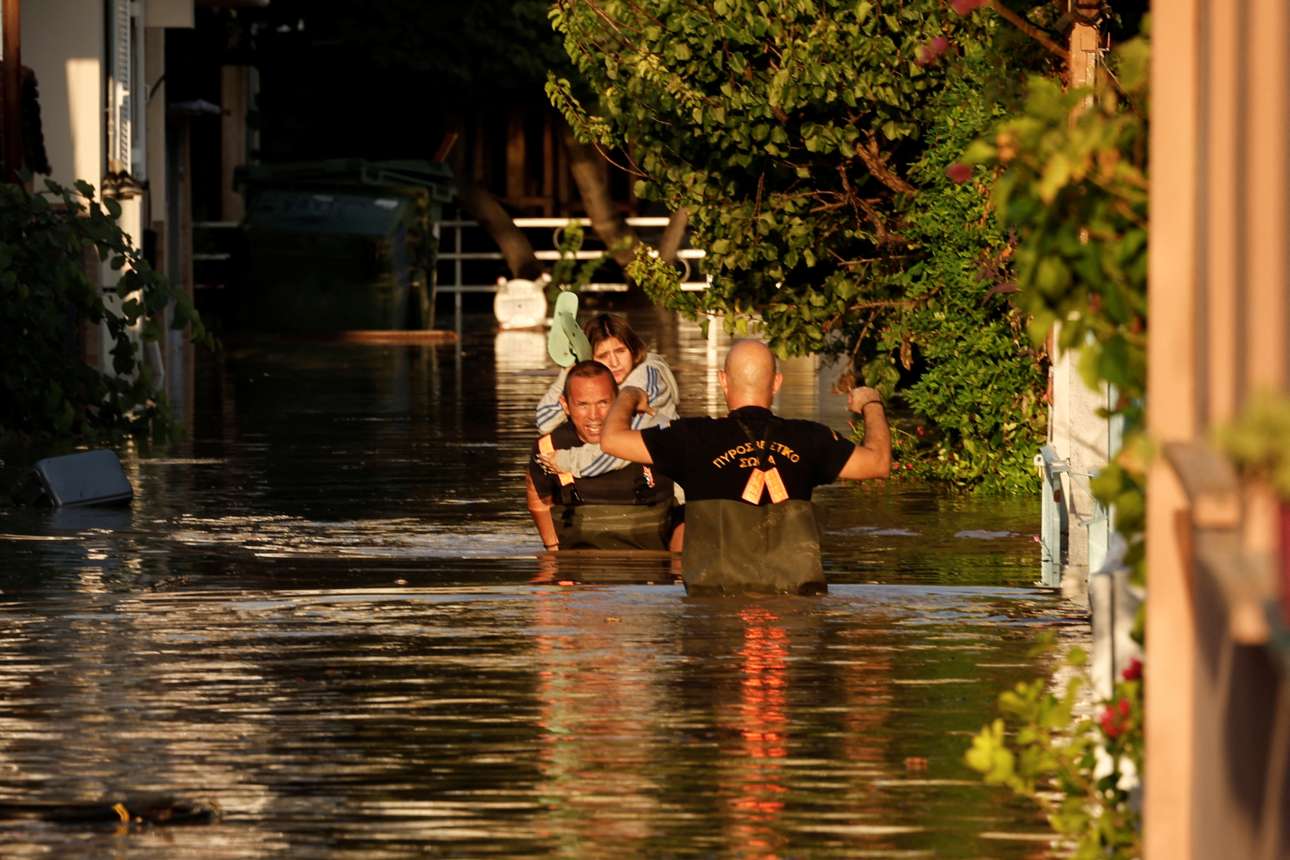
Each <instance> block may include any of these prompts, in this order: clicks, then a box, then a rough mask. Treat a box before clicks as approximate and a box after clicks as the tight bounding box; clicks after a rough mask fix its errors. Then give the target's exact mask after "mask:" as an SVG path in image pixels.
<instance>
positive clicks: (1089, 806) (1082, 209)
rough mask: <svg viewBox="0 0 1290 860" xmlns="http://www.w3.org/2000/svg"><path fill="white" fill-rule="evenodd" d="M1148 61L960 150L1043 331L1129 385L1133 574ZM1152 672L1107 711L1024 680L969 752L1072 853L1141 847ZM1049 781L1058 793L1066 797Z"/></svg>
mask: <svg viewBox="0 0 1290 860" xmlns="http://www.w3.org/2000/svg"><path fill="white" fill-rule="evenodd" d="M1148 59H1149V48H1148V43H1147V41H1146V37H1145V36H1143V37H1141V38H1137V39H1133V40H1131V41H1129V42H1126V43H1125V44H1123V45H1122V46H1120V48H1119V49H1118V51H1117V52H1116V55H1115V57H1114V58H1113V60H1112V61H1111V64H1110V65H1109V67H1108V68H1107V69H1105V78H1104V81H1103V83H1102V84H1101V85H1099V86H1097V87H1094V88H1091V89H1088V88H1086V89H1074V90H1064V89H1063V88H1062V87H1061V86H1060V84H1059V83H1057V82H1056V81H1053V80H1051V79H1049V78H1044V77H1035V78H1032V79H1031V80H1030V81H1029V84H1028V94H1027V98H1026V101H1025V103H1024V106H1023V108H1022V109H1021V110H1020V111H1019V112H1017V113H1016V114H1014V115H1011V116H1009V117H1007V118H1006V119H1004V120H1003V121H1002V122H1000V123H999V124H998V125H997V127H996V128H994V129H993V130H992V133H991V134H989V135H986V136H985V137H983V138H982V139H980V140H979V141H977V142H976V143H974V144H973V145H972V146H971V147H969V148H968V150H967V152H966V153H965V155H964V162H965V163H972V164H983V165H986V166H988V167H989V168H991V170H992V173H993V175H994V183H993V202H994V205H995V207H996V210H997V214H998V218H999V221H1000V223H1001V224H1002V225H1004V226H1005V227H1007V228H1008V229H1009V230H1010V231H1011V232H1012V234H1013V235H1014V236H1015V237H1016V238H1015V258H1016V266H1015V269H1016V277H1017V284H1018V292H1017V293H1016V295H1015V297H1014V301H1016V303H1017V304H1018V305H1019V306H1020V307H1022V308H1023V309H1025V310H1026V311H1027V312H1028V313H1029V315H1030V319H1031V322H1030V327H1031V335H1032V337H1033V339H1034V341H1035V342H1036V343H1038V342H1041V341H1042V340H1043V339H1044V338H1046V337H1048V336H1049V333H1050V332H1052V331H1053V328H1054V325H1055V324H1056V323H1058V322H1060V324H1061V325H1060V328H1059V329H1058V332H1059V334H1058V342H1059V345H1060V346H1061V347H1062V348H1064V349H1079V350H1081V361H1080V370H1081V372H1082V374H1083V376H1084V379H1085V381H1086V382H1087V383H1088V384H1089V385H1090V386H1094V387H1096V386H1100V385H1112V386H1115V390H1116V391H1118V392H1119V394H1120V397H1119V402H1118V403H1117V404H1116V405H1115V407H1114V409H1113V410H1112V411H1113V413H1114V414H1118V415H1119V416H1121V417H1122V418H1123V420H1124V427H1125V431H1124V445H1123V449H1122V451H1121V453H1120V455H1119V456H1118V457H1117V458H1116V460H1115V462H1113V463H1111V464H1109V465H1108V466H1107V467H1106V468H1104V469H1102V470H1101V472H1100V473H1099V475H1098V476H1097V478H1095V479H1094V480H1093V482H1092V485H1093V490H1094V493H1095V494H1096V495H1097V497H1098V498H1099V500H1100V501H1102V502H1103V503H1104V504H1107V505H1111V506H1113V510H1114V512H1115V515H1114V521H1115V528H1116V530H1117V531H1118V532H1119V533H1120V534H1121V535H1122V536H1123V537H1124V538H1125V541H1126V544H1127V546H1128V552H1127V554H1126V557H1125V561H1126V563H1127V564H1129V565H1130V566H1131V568H1132V570H1133V573H1134V577H1135V580H1136V581H1137V583H1138V584H1143V582H1144V570H1143V567H1144V558H1145V545H1144V542H1143V525H1144V523H1143V516H1144V509H1145V503H1144V486H1145V468H1146V460H1147V455H1146V452H1147V449H1148V444H1147V439H1146V433H1145V427H1144V425H1143V417H1144V416H1143V407H1144V403H1145V396H1146V346H1147V341H1146V336H1147V322H1146V312H1147V189H1148V186H1147V163H1146V152H1147V83H1148V75H1147V72H1148V65H1149V64H1148ZM964 168H965V169H966V164H965V165H964ZM1274 420H1275V419H1274ZM1258 423H1259V424H1262V421H1259V422H1258ZM1077 662H1082V661H1078V660H1077ZM1142 671H1143V670H1142V667H1141V665H1140V664H1137V663H1136V662H1135V663H1134V664H1133V665H1131V666H1130V668H1129V670H1127V671H1126V673H1125V675H1124V676H1123V677H1122V678H1121V679H1120V681H1119V682H1118V683H1117V684H1116V689H1115V695H1114V696H1113V697H1112V699H1111V701H1109V702H1106V703H1103V705H1104V710H1103V711H1102V712H1101V716H1100V718H1098V719H1097V720H1096V721H1094V720H1092V719H1090V718H1085V717H1081V716H1080V715H1079V714H1078V713H1076V708H1075V703H1076V701H1077V698H1078V686H1077V684H1078V682H1073V684H1075V685H1076V686H1072V687H1068V689H1067V690H1066V692H1065V694H1064V695H1062V696H1060V697H1059V696H1056V695H1055V694H1053V693H1051V692H1049V691H1048V686H1047V680H1046V679H1039V680H1036V681H1032V682H1030V683H1027V684H1022V685H1019V686H1018V687H1017V688H1016V690H1014V691H1012V692H1010V693H1006V694H1005V695H1004V696H1003V697H1001V698H1000V710H1001V711H1002V712H1003V713H1004V718H1003V719H1001V720H997V721H995V722H994V723H993V724H992V725H990V726H987V727H985V728H984V729H982V731H981V732H980V734H978V735H977V737H976V738H975V740H974V742H973V746H972V749H971V750H970V751H969V752H968V753H967V762H968V764H969V765H970V766H972V767H973V768H975V769H977V770H978V771H980V772H981V773H982V774H983V775H984V776H985V779H986V781H987V782H993V783H998V784H1002V785H1007V786H1009V787H1010V788H1011V789H1012V790H1013V791H1015V792H1017V793H1019V794H1022V795H1026V796H1028V797H1032V798H1034V799H1036V800H1040V801H1042V802H1044V803H1046V804H1047V805H1048V808H1049V820H1050V821H1051V822H1052V824H1053V827H1054V829H1056V830H1057V831H1058V832H1059V833H1062V834H1064V835H1066V836H1069V837H1070V838H1071V839H1072V840H1073V841H1074V842H1075V844H1076V851H1075V856H1076V857H1086V858H1094V857H1113V858H1125V860H1128V858H1132V857H1137V856H1140V854H1141V850H1140V849H1141V844H1140V826H1141V819H1140V810H1139V805H1138V797H1137V784H1138V782H1137V781H1138V774H1140V773H1141V770H1142V761H1143V758H1142V757H1143V734H1142V683H1141V677H1142ZM1009 726H1010V727H1011V729H1012V731H1011V732H1008V731H1006V728H1005V727H1009ZM1049 788H1056V789H1057V790H1058V791H1059V796H1058V799H1057V800H1056V801H1055V802H1053V801H1050V800H1048V799H1047V797H1046V795H1045V790H1046V789H1049Z"/></svg>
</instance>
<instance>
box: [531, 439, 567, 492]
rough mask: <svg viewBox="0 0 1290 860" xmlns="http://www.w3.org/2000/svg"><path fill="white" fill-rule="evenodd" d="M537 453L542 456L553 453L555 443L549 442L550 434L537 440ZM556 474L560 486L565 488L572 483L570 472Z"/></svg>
mask: <svg viewBox="0 0 1290 860" xmlns="http://www.w3.org/2000/svg"><path fill="white" fill-rule="evenodd" d="M538 451H540V452H541V453H543V454H554V453H555V443H553V442H552V441H551V434H550V433H548V434H546V435H545V436H542V437H540V438H539V439H538ZM556 474H557V475H559V476H560V486H562V487H567V486H569V485H570V484H572V483H573V473H572V472H557V473H556Z"/></svg>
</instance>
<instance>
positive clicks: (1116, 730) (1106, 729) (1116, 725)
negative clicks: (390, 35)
mask: <svg viewBox="0 0 1290 860" xmlns="http://www.w3.org/2000/svg"><path fill="white" fill-rule="evenodd" d="M1098 722H1100V723H1101V724H1102V734H1104V735H1106V736H1107V737H1108V738H1115V737H1119V736H1120V732H1122V731H1124V727H1123V726H1121V725H1120V721H1119V720H1117V719H1116V718H1115V709H1113V708H1107V709H1106V710H1105V711H1103V712H1102V718H1101V719H1100V720H1099V721H1098Z"/></svg>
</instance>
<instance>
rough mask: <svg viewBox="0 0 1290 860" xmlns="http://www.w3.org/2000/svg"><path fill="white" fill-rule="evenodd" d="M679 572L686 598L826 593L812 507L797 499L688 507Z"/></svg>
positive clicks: (710, 502)
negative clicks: (683, 582)
mask: <svg viewBox="0 0 1290 860" xmlns="http://www.w3.org/2000/svg"><path fill="white" fill-rule="evenodd" d="M681 572H682V576H683V577H684V579H685V589H686V591H687V592H689V593H690V594H737V593H740V592H759V593H785V592H787V593H789V594H820V593H822V592H824V591H827V590H828V586H827V585H826V583H825V580H824V568H823V566H822V565H821V564H820V527H819V525H818V524H817V523H816V521H815V505H814V504H812V503H811V502H808V501H804V500H802V499H789V500H787V501H783V502H779V503H777V504H770V505H750V504H748V503H746V502H736V501H729V500H726V499H716V500H706V501H701V502H690V503H688V504H687V505H686V506H685V547H684V549H683V551H682V554H681Z"/></svg>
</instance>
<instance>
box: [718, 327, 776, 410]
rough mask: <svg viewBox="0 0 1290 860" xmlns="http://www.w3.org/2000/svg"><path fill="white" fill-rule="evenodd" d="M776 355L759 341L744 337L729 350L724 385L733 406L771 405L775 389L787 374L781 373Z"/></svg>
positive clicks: (730, 404)
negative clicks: (783, 375) (744, 338)
mask: <svg viewBox="0 0 1290 860" xmlns="http://www.w3.org/2000/svg"><path fill="white" fill-rule="evenodd" d="M777 370H778V368H777V366H776V361H775V355H774V353H772V352H771V351H770V350H769V349H768V348H767V347H766V344H764V343H762V342H761V341H759V340H741V341H738V342H737V343H735V345H734V346H732V347H730V352H728V353H726V365H725V370H723V371H722V373H721V388H722V390H723V391H725V394H726V405H727V406H729V407H730V408H731V409H738V408H740V407H741V406H764V407H766V408H768V409H769V408H770V404H771V401H772V400H774V399H775V392H777V391H779V385H780V383H781V382H783V377H782V376H780V375H779V373H778V372H777Z"/></svg>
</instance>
